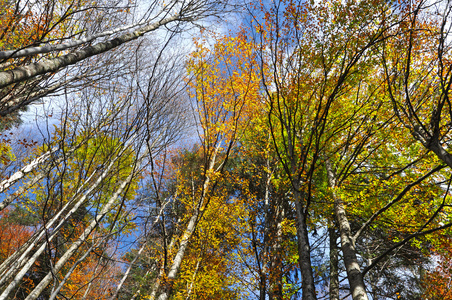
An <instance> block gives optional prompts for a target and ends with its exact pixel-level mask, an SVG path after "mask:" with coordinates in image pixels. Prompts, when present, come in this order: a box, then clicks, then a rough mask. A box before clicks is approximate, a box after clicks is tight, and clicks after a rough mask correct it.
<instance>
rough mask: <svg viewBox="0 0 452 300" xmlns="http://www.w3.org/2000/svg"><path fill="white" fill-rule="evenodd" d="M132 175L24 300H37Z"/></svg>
mask: <svg viewBox="0 0 452 300" xmlns="http://www.w3.org/2000/svg"><path fill="white" fill-rule="evenodd" d="M133 176H134V173H131V174H130V175H129V176H128V177H127V179H126V180H124V181H123V182H122V183H121V185H120V186H119V188H118V189H117V190H116V192H115V194H114V195H113V196H112V197H111V198H110V199H109V201H108V202H107V203H106V204H105V205H104V207H103V208H102V210H101V212H100V213H99V214H98V215H97V216H96V217H95V218H94V220H93V221H92V222H91V223H90V224H89V225H88V227H87V228H86V229H85V230H84V231H83V233H82V234H81V235H80V236H79V238H78V239H77V240H76V241H75V242H74V243H72V245H71V247H69V249H68V250H67V251H66V252H65V253H64V254H63V256H62V257H61V258H60V259H59V260H58V262H57V263H56V264H55V266H54V267H53V269H52V270H51V271H50V272H49V273H47V275H46V276H45V277H44V278H43V279H42V280H41V282H40V283H39V284H38V285H37V286H36V287H35V288H34V290H33V291H31V293H30V294H29V295H28V296H27V298H25V300H34V299H37V298H38V297H39V296H40V295H41V293H42V292H43V291H44V289H45V288H46V287H47V286H48V285H49V283H50V282H51V281H52V278H53V276H56V274H58V273H59V272H60V270H61V269H62V268H63V266H64V265H65V264H66V263H67V261H68V260H69V259H70V258H71V257H72V255H73V254H74V253H75V251H77V249H78V248H79V247H80V246H81V245H82V244H83V243H84V242H85V241H86V239H87V238H88V237H89V235H90V234H91V233H92V232H93V230H94V229H95V228H96V227H97V226H98V225H99V223H100V221H101V220H102V219H103V218H104V217H105V215H106V214H107V213H108V212H109V211H110V210H111V209H112V208H113V207H114V206H115V205H116V201H117V199H118V198H119V196H120V195H121V194H122V193H123V192H124V190H125V189H126V187H127V186H128V185H129V184H130V182H131V181H132V178H133Z"/></svg>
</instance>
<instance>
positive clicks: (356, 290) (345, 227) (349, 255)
mask: <svg viewBox="0 0 452 300" xmlns="http://www.w3.org/2000/svg"><path fill="white" fill-rule="evenodd" d="M325 165H326V169H327V175H328V184H329V186H330V188H332V189H334V188H335V187H336V177H335V175H334V171H333V169H332V166H331V163H330V162H329V160H326V163H325ZM333 198H334V210H335V213H336V218H337V224H338V226H339V232H340V236H341V249H342V253H343V255H344V264H345V269H346V270H347V278H348V282H349V284H350V291H351V294H352V298H353V300H368V299H369V298H368V296H367V293H366V288H365V286H364V279H363V274H362V272H361V268H360V266H359V263H358V258H357V255H356V249H355V241H354V239H353V238H352V234H351V229H350V223H349V222H348V219H347V214H346V212H345V209H344V204H343V202H342V200H341V199H340V197H338V196H337V195H336V194H335V192H334V190H333Z"/></svg>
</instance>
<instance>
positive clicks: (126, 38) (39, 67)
mask: <svg viewBox="0 0 452 300" xmlns="http://www.w3.org/2000/svg"><path fill="white" fill-rule="evenodd" d="M181 19H182V17H181V16H180V15H179V14H176V15H174V16H171V17H167V18H165V19H162V20H160V21H158V22H155V23H153V24H150V25H146V26H143V27H141V28H139V29H137V30H135V31H133V32H131V33H126V34H123V35H121V36H119V37H117V38H114V39H111V40H108V41H105V42H100V43H98V44H96V45H93V46H88V47H86V48H84V49H81V50H78V51H74V52H72V53H69V54H66V55H63V56H60V57H55V58H52V59H45V60H43V61H40V62H36V63H33V64H30V65H27V66H24V67H18V68H15V69H12V70H8V71H3V72H0V88H4V87H6V86H8V85H10V84H13V83H17V82H21V81H24V80H28V79H31V78H33V77H35V76H38V75H43V74H46V73H51V72H57V71H58V70H60V69H61V68H64V67H67V66H70V65H73V64H76V63H78V62H80V61H82V60H85V59H87V58H89V57H91V56H95V55H99V54H101V53H104V52H107V51H110V50H112V49H114V48H116V47H119V46H121V45H123V44H125V43H128V42H130V41H133V40H135V39H137V38H139V37H141V36H143V35H144V34H145V33H149V32H151V31H154V30H156V29H158V28H160V27H162V26H165V25H168V24H170V23H172V22H175V21H178V20H181Z"/></svg>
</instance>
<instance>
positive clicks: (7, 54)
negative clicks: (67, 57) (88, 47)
mask: <svg viewBox="0 0 452 300" xmlns="http://www.w3.org/2000/svg"><path fill="white" fill-rule="evenodd" d="M146 23H147V21H142V22H138V23H135V24H131V25H127V26H123V27H119V28H115V29H113V30H107V31H104V32H100V33H97V34H93V35H89V36H87V37H85V38H82V39H79V40H73V41H70V42H66V43H61V44H56V45H55V44H47V45H43V46H39V47H29V48H26V49H14V50H6V51H0V59H9V58H18V57H24V56H30V55H36V54H44V53H49V52H53V51H62V50H67V49H70V48H74V47H77V46H80V45H83V44H86V43H88V42H91V41H94V40H96V39H98V38H101V37H105V36H110V35H113V34H115V33H118V32H122V31H126V30H129V29H132V28H134V27H138V26H142V25H145V24H146Z"/></svg>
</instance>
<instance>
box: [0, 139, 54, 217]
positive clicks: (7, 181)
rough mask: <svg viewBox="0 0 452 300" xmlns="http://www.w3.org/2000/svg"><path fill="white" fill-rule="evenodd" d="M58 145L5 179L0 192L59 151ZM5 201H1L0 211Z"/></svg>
mask: <svg viewBox="0 0 452 300" xmlns="http://www.w3.org/2000/svg"><path fill="white" fill-rule="evenodd" d="M58 149H59V148H58V147H53V148H52V149H51V150H49V151H47V152H46V153H44V154H42V155H41V156H39V157H37V158H35V159H34V160H32V161H31V162H30V163H29V164H28V165H26V166H24V167H22V168H21V169H20V170H19V171H17V172H16V173H14V174H13V175H12V176H11V177H9V178H8V179H5V180H3V181H2V182H1V183H0V193H3V192H4V191H5V190H6V189H7V188H9V187H10V186H11V185H13V184H14V183H16V182H17V181H19V180H21V179H22V178H24V177H25V175H27V174H28V173H30V172H31V171H33V170H34V169H36V167H38V166H40V165H41V164H42V163H44V162H45V161H47V160H48V159H49V158H50V157H51V156H52V154H53V153H55V152H56V151H58ZM3 208H4V207H3V202H2V203H0V211H1V210H2V209H3Z"/></svg>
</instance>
